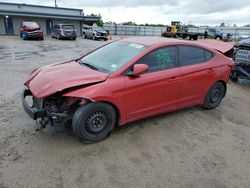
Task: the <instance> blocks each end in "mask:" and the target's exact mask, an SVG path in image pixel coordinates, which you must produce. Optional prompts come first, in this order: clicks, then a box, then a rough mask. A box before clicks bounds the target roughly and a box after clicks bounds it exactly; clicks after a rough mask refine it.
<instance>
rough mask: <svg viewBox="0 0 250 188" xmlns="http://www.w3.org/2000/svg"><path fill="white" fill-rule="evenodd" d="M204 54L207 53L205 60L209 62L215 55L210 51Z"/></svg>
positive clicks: (205, 51)
mask: <svg viewBox="0 0 250 188" xmlns="http://www.w3.org/2000/svg"><path fill="white" fill-rule="evenodd" d="M204 53H205V59H206V61H209V60H210V59H212V58H213V56H214V55H213V53H212V52H210V51H208V50H204Z"/></svg>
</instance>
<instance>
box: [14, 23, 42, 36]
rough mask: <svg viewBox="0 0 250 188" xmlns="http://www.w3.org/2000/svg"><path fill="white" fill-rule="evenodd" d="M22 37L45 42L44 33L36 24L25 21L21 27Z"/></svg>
mask: <svg viewBox="0 0 250 188" xmlns="http://www.w3.org/2000/svg"><path fill="white" fill-rule="evenodd" d="M19 32H20V37H21V38H22V39H23V40H26V39H40V40H44V37H43V32H42V31H41V28H40V26H39V25H38V24H37V23H36V22H31V21H23V22H22V23H21V25H20V27H19Z"/></svg>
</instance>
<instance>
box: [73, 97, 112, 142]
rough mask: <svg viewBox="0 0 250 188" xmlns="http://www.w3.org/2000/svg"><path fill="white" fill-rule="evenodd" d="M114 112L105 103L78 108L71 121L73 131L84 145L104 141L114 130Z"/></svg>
mask: <svg viewBox="0 0 250 188" xmlns="http://www.w3.org/2000/svg"><path fill="white" fill-rule="evenodd" d="M115 124H116V112H115V110H114V108H113V107H112V106H111V105H109V104H106V103H100V102H94V103H88V104H86V105H83V106H80V107H79V108H78V109H77V110H76V112H75V114H74V116H73V121H72V127H73V131H74V133H75V134H76V136H77V137H78V138H79V139H80V140H81V141H83V142H85V143H96V142H100V141H102V140H104V139H105V138H106V137H107V136H108V135H109V134H110V133H111V132H112V131H113V129H114V127H115Z"/></svg>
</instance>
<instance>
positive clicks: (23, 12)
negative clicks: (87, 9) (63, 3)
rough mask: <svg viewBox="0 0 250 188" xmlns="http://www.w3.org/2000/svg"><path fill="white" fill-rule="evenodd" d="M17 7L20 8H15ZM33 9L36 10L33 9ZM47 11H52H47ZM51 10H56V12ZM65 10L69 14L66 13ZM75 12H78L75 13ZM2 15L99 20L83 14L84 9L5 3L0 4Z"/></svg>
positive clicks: (0, 13)
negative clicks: (37, 9)
mask: <svg viewBox="0 0 250 188" xmlns="http://www.w3.org/2000/svg"><path fill="white" fill-rule="evenodd" d="M1 5H3V6H1ZM4 5H6V7H4ZM8 6H10V7H8ZM16 6H17V7H18V8H15V7H16ZM12 7H13V8H12ZM20 7H26V9H19V8H20ZM27 7H30V8H28V9H27ZM32 7H33V8H35V9H32ZM36 8H42V11H40V10H39V11H36ZM46 9H47V10H50V11H46ZM51 9H54V10H55V11H53V10H51ZM57 10H58V11H57ZM59 10H61V11H59ZM64 10H65V11H67V12H64ZM69 11H73V12H72V13H71V12H69ZM74 11H76V12H75V13H74ZM0 15H8V16H9V15H13V16H28V17H46V18H47V17H49V18H61V19H62V18H63V19H74V20H87V21H96V20H98V18H97V17H95V16H85V15H84V14H83V10H82V9H74V8H63V7H51V6H43V5H31V4H19V3H5V2H0Z"/></svg>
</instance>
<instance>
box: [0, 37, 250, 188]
mask: <svg viewBox="0 0 250 188" xmlns="http://www.w3.org/2000/svg"><path fill="white" fill-rule="evenodd" d="M104 43H105V42H104V41H92V40H83V39H81V38H78V39H77V40H76V41H67V40H62V41H58V40H56V39H49V38H46V39H45V41H22V40H20V39H19V38H18V37H6V36H0V80H1V82H0V86H1V87H0V114H1V115H0V187H10V188H15V187H18V188H19V187H27V188H28V187H32V188H34V187H60V188H61V187H65V188H67V187H108V188H110V187H163V188H166V187H183V188H189V187H190V188H195V187H198V188H200V187H205V188H206V187H207V188H217V187H246V188H248V187H250V115H249V114H250V95H249V94H250V87H249V86H247V85H239V84H232V83H230V84H229V86H228V93H227V96H226V97H225V99H224V100H223V102H222V104H221V105H220V106H219V107H218V108H217V109H216V110H212V111H206V110H201V109H198V108H195V107H194V108H188V109H184V110H180V111H177V112H174V113H169V114H165V115H161V116H158V117H154V118H149V119H145V120H141V121H137V122H134V123H130V124H129V125H127V126H125V127H123V128H117V129H116V130H115V131H114V133H113V134H111V136H110V137H109V138H108V139H107V140H105V141H103V142H101V143H98V144H93V145H85V144H82V143H80V142H78V140H77V139H76V138H75V137H74V136H73V135H72V134H70V133H67V132H65V133H55V132H54V131H53V129H52V127H48V128H46V129H44V130H43V131H42V132H35V127H36V124H35V122H34V121H33V120H32V119H30V118H29V117H28V116H27V114H26V113H25V112H24V111H23V109H22V107H21V104H20V103H21V100H20V93H21V91H22V89H23V85H22V84H23V82H24V79H25V77H26V76H27V75H28V73H29V72H31V70H32V69H34V68H36V67H40V66H43V65H47V64H51V63H55V62H59V61H64V60H68V59H72V58H76V57H78V56H79V55H80V54H81V53H83V52H86V51H88V50H91V49H93V48H95V47H98V46H100V45H102V44H104Z"/></svg>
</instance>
